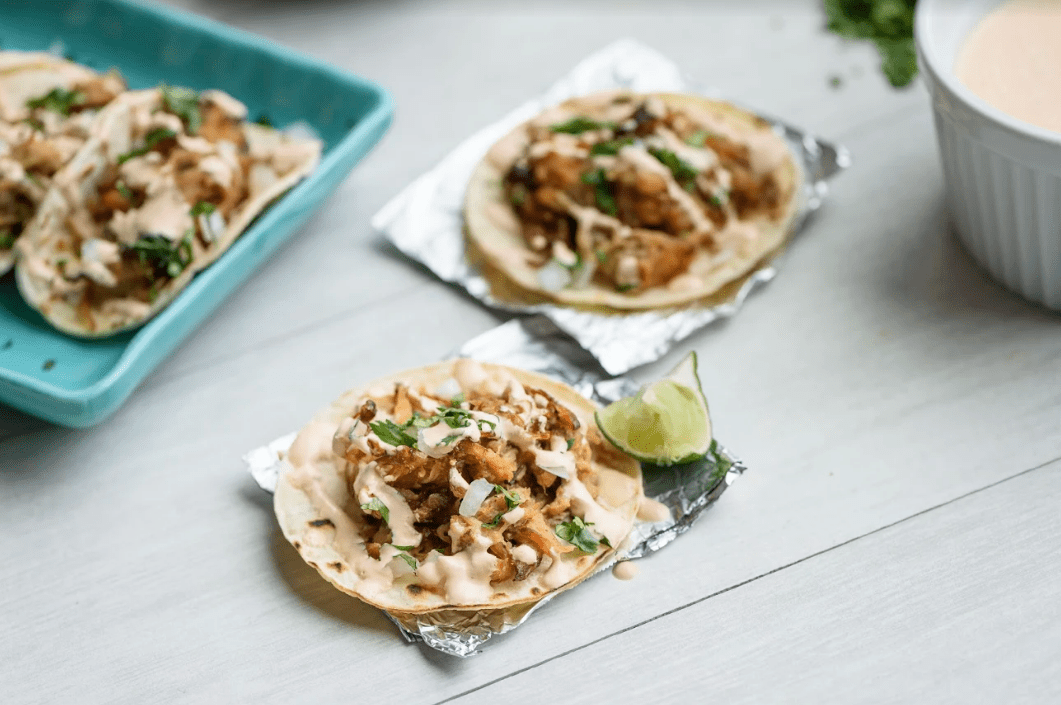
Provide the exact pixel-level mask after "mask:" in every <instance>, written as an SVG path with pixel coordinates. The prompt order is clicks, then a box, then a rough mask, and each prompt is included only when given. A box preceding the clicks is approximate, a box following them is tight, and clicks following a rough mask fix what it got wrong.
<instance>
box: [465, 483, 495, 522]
mask: <svg viewBox="0 0 1061 705" xmlns="http://www.w3.org/2000/svg"><path fill="white" fill-rule="evenodd" d="M493 491H494V485H493V483H492V482H487V481H486V480H484V479H483V478H481V477H480V478H479V479H478V480H475V481H473V482H472V483H471V484H470V485H468V491H467V492H465V493H464V499H462V500H461V506H460V509H459V510H458V511H459V512H460V515H461V516H462V517H473V516H475V515H476V514H477V513H478V512H479V508H480V507H482V506H483V502H484V501H486V498H487V497H489V496H490V493H491V492H493Z"/></svg>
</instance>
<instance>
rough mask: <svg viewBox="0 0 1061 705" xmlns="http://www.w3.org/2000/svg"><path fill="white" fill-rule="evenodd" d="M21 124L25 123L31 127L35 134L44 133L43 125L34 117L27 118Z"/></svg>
mask: <svg viewBox="0 0 1061 705" xmlns="http://www.w3.org/2000/svg"><path fill="white" fill-rule="evenodd" d="M22 122H24V123H26V124H27V125H29V126H30V127H32V128H33V129H34V130H36V131H37V132H44V123H43V122H41V121H40V120H38V119H37V118H35V117H28V118H26V119H25V120H23V121H22Z"/></svg>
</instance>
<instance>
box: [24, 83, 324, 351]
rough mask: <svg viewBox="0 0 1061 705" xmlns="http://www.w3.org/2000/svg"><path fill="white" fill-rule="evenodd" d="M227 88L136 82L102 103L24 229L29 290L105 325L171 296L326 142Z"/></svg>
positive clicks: (61, 323) (81, 327)
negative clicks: (140, 85) (268, 120)
mask: <svg viewBox="0 0 1061 705" xmlns="http://www.w3.org/2000/svg"><path fill="white" fill-rule="evenodd" d="M246 116H247V109H246V107H245V106H244V105H243V104H242V103H240V102H239V101H237V100H236V99H234V98H232V97H231V96H229V95H227V94H225V93H222V92H220V91H205V92H203V93H202V94H198V93H195V92H194V91H191V90H189V89H185V88H174V87H168V86H162V87H161V88H157V89H152V90H145V91H130V92H127V93H125V94H124V95H123V96H121V97H120V98H119V99H117V100H115V101H114V102H112V103H111V104H110V105H108V106H107V107H106V108H104V110H102V111H101V112H100V114H99V115H98V116H97V118H96V120H95V121H94V122H93V128H92V130H93V134H92V136H91V138H90V139H89V141H88V142H87V143H86V144H85V146H84V148H83V149H82V150H81V151H80V152H79V153H78V154H77V155H76V156H75V157H74V159H73V160H72V161H71V162H70V164H68V165H67V166H66V167H65V168H64V169H63V170H62V171H61V172H60V173H58V174H57V175H56V177H55V183H54V187H53V188H52V189H51V191H50V192H49V193H48V195H47V197H46V198H45V200H44V202H43V203H42V204H41V206H40V208H39V209H38V212H37V214H36V216H35V217H34V219H33V220H32V221H31V222H30V223H29V224H28V225H27V227H26V231H25V234H24V235H23V237H21V238H20V239H19V241H18V250H19V255H20V257H19V263H18V265H17V266H16V270H15V275H16V281H17V283H18V287H19V289H20V291H21V292H22V295H23V297H24V298H25V299H26V301H27V302H28V303H29V304H30V305H31V306H33V307H34V308H36V309H37V310H38V311H40V312H41V313H42V314H43V315H44V317H45V318H47V319H48V321H49V322H50V323H51V324H52V325H54V326H55V327H56V328H58V329H60V330H62V331H64V332H67V333H71V334H73V335H79V336H85V337H99V336H106V335H111V334H114V333H117V332H120V331H123V330H127V329H130V328H134V327H136V326H139V325H141V324H143V323H144V322H146V321H147V320H148V319H149V318H151V316H153V315H155V314H156V313H157V312H158V311H160V310H161V309H162V308H164V307H165V306H166V305H167V304H168V303H169V302H170V301H172V300H173V299H174V298H175V297H176V296H177V295H178V294H179V293H180V291H181V290H182V289H183V288H184V287H185V286H186V285H187V284H188V282H189V281H191V279H192V277H193V276H194V275H195V274H196V273H197V272H199V271H201V270H202V269H203V268H205V267H207V266H208V265H209V264H210V263H212V262H213V261H214V260H215V259H217V258H218V257H219V256H220V255H221V254H222V253H224V252H225V250H227V249H228V248H229V247H230V246H231V245H232V243H233V242H235V241H236V239H237V238H238V237H239V236H240V234H241V233H242V232H243V231H244V230H245V229H246V228H247V227H248V226H249V225H250V223H251V222H252V221H253V220H254V219H255V218H256V217H257V216H258V215H259V214H260V213H261V212H262V211H263V210H264V209H265V208H266V207H267V206H268V205H269V203H271V202H272V201H273V200H275V199H276V198H277V197H279V196H280V195H281V194H283V193H284V192H285V191H287V190H288V189H290V188H291V187H292V186H294V185H295V184H296V183H298V181H299V180H300V179H302V178H303V177H304V176H306V174H308V173H309V172H310V171H311V170H312V169H313V168H314V167H315V166H316V164H317V162H318V160H319V158H320V153H321V143H320V142H319V141H317V140H313V139H305V138H295V137H289V136H287V135H285V134H283V133H281V132H278V131H276V130H274V129H272V128H269V127H263V126H261V125H257V124H254V123H249V122H247V121H246V119H245V118H246Z"/></svg>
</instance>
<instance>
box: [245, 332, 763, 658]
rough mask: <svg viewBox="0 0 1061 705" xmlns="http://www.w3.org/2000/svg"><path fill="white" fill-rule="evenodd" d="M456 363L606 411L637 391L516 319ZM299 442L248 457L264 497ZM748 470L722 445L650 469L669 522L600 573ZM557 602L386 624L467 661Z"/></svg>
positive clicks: (283, 442)
mask: <svg viewBox="0 0 1061 705" xmlns="http://www.w3.org/2000/svg"><path fill="white" fill-rule="evenodd" d="M457 356H460V357H470V358H473V359H476V360H481V361H483V362H494V363H499V364H505V365H509V366H512V367H520V368H523V369H526V370H531V371H534V372H540V373H542V374H544V375H548V376H550V377H552V378H553V379H557V380H560V381H562V382H565V383H566V384H568V385H570V386H572V387H574V388H575V389H577V390H578V391H579V392H580V393H581V394H582V395H584V396H586V397H589V398H591V399H593V400H595V401H597V402H598V403H600V404H608V403H611V402H613V401H615V400H616V399H619V398H622V397H624V396H629V395H631V394H634V393H635V392H636V391H637V389H638V386H637V384H635V383H634V382H632V381H631V380H628V379H624V378H606V377H605V376H603V375H602V374H600V373H599V372H594V371H592V370H593V368H594V367H596V363H595V361H594V358H593V357H592V355H590V354H589V353H588V352H586V351H585V350H583V349H582V348H580V347H579V346H578V345H577V344H576V343H574V342H573V341H572V340H571V338H570V337H569V336H567V335H566V334H565V333H564V331H562V330H561V329H560V328H559V327H558V326H557V325H556V324H554V323H552V322H551V321H549V320H547V319H544V318H540V317H535V318H528V319H514V320H511V321H509V322H508V323H505V324H502V325H500V326H498V327H497V328H494V329H492V330H489V331H487V332H486V333H483V334H482V335H480V336H478V337H476V338H473V339H472V340H470V341H468V342H467V343H466V344H465V345H464V346H462V347H461V348H460V350H458V351H456V352H455V353H454V354H453V357H457ZM294 439H295V434H294V433H291V434H288V435H286V436H282V437H280V438H278V439H276V440H275V441H273V442H272V443H269V444H268V445H266V446H263V447H261V448H255V449H254V450H252V451H250V452H249V453H247V454H246V455H244V456H243V461H244V463H245V464H246V466H247V469H248V470H249V471H250V473H251V475H252V476H253V477H254V480H255V482H257V483H258V485H259V486H260V487H261V488H262V489H263V490H266V491H267V492H274V491H275V490H276V482H277V479H278V478H279V475H280V473H281V472H283V471H284V468H285V466H286V465H287V463H286V460H285V459H284V455H285V453H286V451H287V449H288V448H290V447H291V443H292V442H293V441H294ZM744 470H745V467H744V465H743V464H742V463H741V461H740V460H738V459H737V457H736V456H734V455H732V454H731V453H730V452H729V451H727V450H726V449H725V448H724V447H722V445H721V444H718V443H712V446H711V451H710V452H709V453H708V455H707V457H705V458H704V459H703V460H700V461H697V462H695V463H689V464H687V465H682V466H677V467H672V468H666V469H664V468H653V467H651V466H645V467H644V468H643V474H644V489H645V495H646V496H648V497H650V498H652V499H655V500H656V501H658V502H661V503H662V504H663V505H665V506H666V507H667V509H668V510H669V512H670V517H669V518H668V519H667V520H665V521H659V522H647V521H641V520H638V521H637V522H636V523H635V524H634V528H633V531H632V532H631V534H630V536H629V537H627V539H626V541H624V542H623V544H622V545H621V546H619V547H618V548H617V550H616V555H615V556H614V557H613V559H612V560H611V561H609V562H607V563H603V564H601V565H600V566H599V567H598V568H597V571H596V572H601V571H603V570H607V569H609V568H611V567H612V566H613V565H614V564H615V563H616V562H617V561H621V560H633V559H636V558H641V557H642V556H645V555H647V554H649V553H652V552H654V551H658V550H659V549H661V548H663V547H664V546H666V545H667V544H668V543H670V542H671V541H673V540H674V539H675V538H677V537H678V536H679V535H681V534H682V533H684V532H685V531H687V530H688V529H689V527H691V526H692V524H693V522H694V521H696V519H697V517H699V516H700V514H701V513H702V512H703V511H704V510H705V509H706V508H707V507H708V506H710V505H711V504H712V503H713V502H714V501H715V500H717V499H718V498H719V497H720V496H721V495H722V493H723V492H725V491H726V488H727V487H728V486H729V485H730V483H732V482H733V481H734V480H735V479H736V478H737V477H738V476H739V475H740V474H741V473H743V472H744ZM554 597H556V594H555V593H554V594H552V595H549V596H547V597H545V598H544V599H542V600H540V601H538V602H537V603H534V604H533V605H522V606H518V607H512V608H505V609H497V610H484V611H480V612H471V613H469V612H467V611H463V612H461V611H448V612H437V613H432V614H427V615H400V614H388V615H387V616H388V617H390V618H391V620H392V621H394V623H395V624H396V625H398V629H399V630H400V631H401V634H402V635H403V636H404V637H405V638H406V639H407V640H409V641H423V642H424V643H425V644H427V645H428V646H430V647H432V648H434V649H437V650H439V651H442V652H443V653H447V654H450V655H452V656H461V657H465V656H470V655H472V654H474V653H477V652H478V651H479V649H480V647H482V645H483V644H485V643H486V642H487V641H489V640H490V639H492V638H493V637H495V636H498V635H499V634H504V633H506V632H509V631H511V630H512V629H515V628H516V627H518V626H519V625H520V624H522V623H523V622H524V621H526V620H527V618H528V617H530V615H531V614H533V613H534V612H536V611H538V610H539V609H541V608H542V607H543V606H544V605H545V604H546V603H548V602H549V601H550V600H551V599H553V598H554Z"/></svg>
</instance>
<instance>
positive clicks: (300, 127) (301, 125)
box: [280, 120, 320, 141]
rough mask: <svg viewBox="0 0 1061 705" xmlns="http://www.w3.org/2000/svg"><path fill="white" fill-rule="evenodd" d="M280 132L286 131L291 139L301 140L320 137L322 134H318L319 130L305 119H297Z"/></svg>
mask: <svg viewBox="0 0 1061 705" xmlns="http://www.w3.org/2000/svg"><path fill="white" fill-rule="evenodd" d="M280 132H282V133H284V134H285V135H287V136H288V137H290V138H291V139H294V140H299V141H302V140H319V139H320V135H319V134H317V131H316V130H314V129H313V126H312V125H310V124H309V123H308V122H306V121H305V120H296V121H295V122H293V123H291V124H290V125H288V126H287V127H285V128H284V129H282V130H280Z"/></svg>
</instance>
